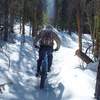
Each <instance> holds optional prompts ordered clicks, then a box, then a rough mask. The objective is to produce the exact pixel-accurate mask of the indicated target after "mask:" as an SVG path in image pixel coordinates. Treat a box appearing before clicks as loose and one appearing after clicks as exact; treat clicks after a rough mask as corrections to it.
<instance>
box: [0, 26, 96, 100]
mask: <svg viewBox="0 0 100 100" xmlns="http://www.w3.org/2000/svg"><path fill="white" fill-rule="evenodd" d="M28 30H29V29H28V27H26V33H28ZM15 32H16V33H17V35H16V39H15V41H16V43H15V44H11V43H7V44H6V46H4V47H3V53H2V51H1V52H0V84H1V85H2V84H5V85H4V89H3V88H1V87H0V88H1V90H2V92H3V93H0V100H94V98H93V96H94V92H95V82H96V71H95V70H96V66H97V63H94V64H92V63H90V64H89V65H88V66H87V69H85V70H82V68H81V66H80V63H82V61H81V60H80V59H79V58H78V57H77V56H75V51H76V50H77V49H78V37H77V35H76V34H75V33H73V34H72V36H69V35H68V34H65V33H60V34H59V35H60V38H61V41H62V45H61V48H60V50H59V51H57V52H54V54H53V55H54V58H53V64H52V71H51V72H50V73H48V78H47V80H46V87H45V89H44V90H40V89H39V78H36V77H35V73H36V60H37V59H38V52H37V50H36V49H34V48H33V47H32V37H31V36H30V35H29V34H27V35H26V36H25V39H26V42H25V44H21V40H22V37H21V35H20V34H18V33H19V31H18V26H16V27H15ZM87 39H90V37H89V36H87V35H85V36H84V41H85V40H87Z"/></svg>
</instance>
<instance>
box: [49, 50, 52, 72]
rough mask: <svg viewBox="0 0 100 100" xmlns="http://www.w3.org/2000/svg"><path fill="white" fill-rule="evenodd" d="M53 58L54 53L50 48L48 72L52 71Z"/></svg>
mask: <svg viewBox="0 0 100 100" xmlns="http://www.w3.org/2000/svg"><path fill="white" fill-rule="evenodd" d="M52 59H53V54H52V51H51V50H49V53H48V72H50V71H51V65H52Z"/></svg>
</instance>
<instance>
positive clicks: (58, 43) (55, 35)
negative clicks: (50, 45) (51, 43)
mask: <svg viewBox="0 0 100 100" xmlns="http://www.w3.org/2000/svg"><path fill="white" fill-rule="evenodd" d="M53 37H54V40H55V41H56V44H57V47H56V48H55V50H56V51H57V50H58V49H59V48H60V45H61V40H60V38H59V36H58V35H57V34H56V33H54V34H53Z"/></svg>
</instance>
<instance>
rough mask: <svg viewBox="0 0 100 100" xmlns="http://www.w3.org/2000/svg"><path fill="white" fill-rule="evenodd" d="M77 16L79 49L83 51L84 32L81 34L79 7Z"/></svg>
mask: <svg viewBox="0 0 100 100" xmlns="http://www.w3.org/2000/svg"><path fill="white" fill-rule="evenodd" d="M76 18H77V28H78V36H79V38H78V39H79V40H78V42H79V50H80V51H82V34H81V27H80V21H81V19H80V11H79V9H77V15H76Z"/></svg>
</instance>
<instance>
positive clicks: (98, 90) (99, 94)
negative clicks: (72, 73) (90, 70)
mask: <svg viewBox="0 0 100 100" xmlns="http://www.w3.org/2000/svg"><path fill="white" fill-rule="evenodd" d="M95 97H96V99H97V100H100V60H99V64H98V71H97V78H96V87H95Z"/></svg>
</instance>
